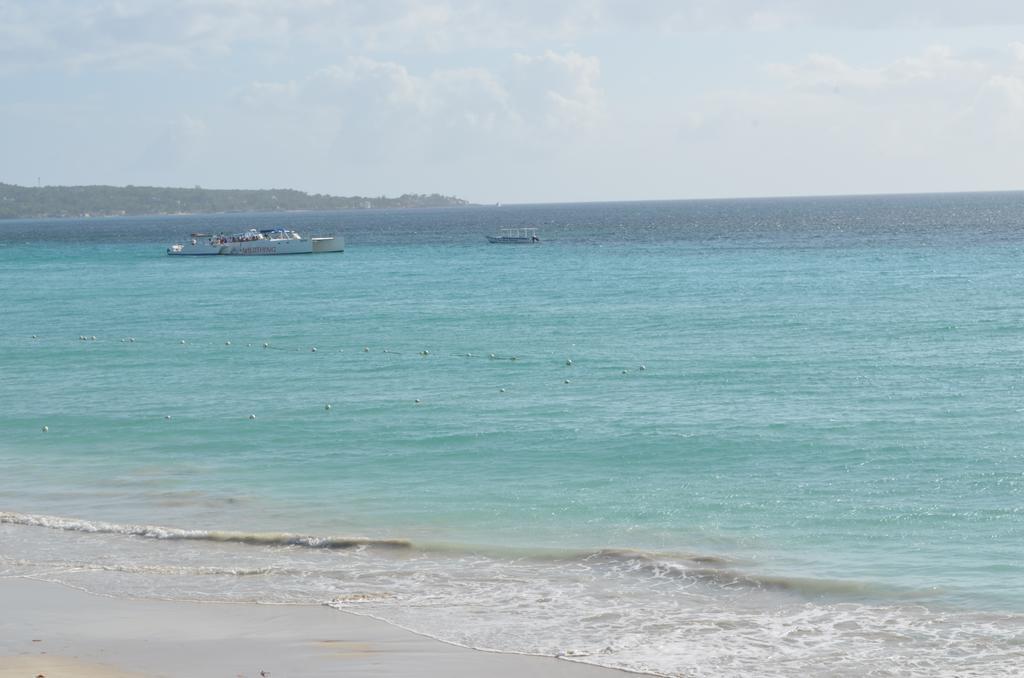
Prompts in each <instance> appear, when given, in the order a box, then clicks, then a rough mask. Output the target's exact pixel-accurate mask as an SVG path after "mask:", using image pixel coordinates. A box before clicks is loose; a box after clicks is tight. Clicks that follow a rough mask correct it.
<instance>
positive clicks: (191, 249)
mask: <svg viewBox="0 0 1024 678" xmlns="http://www.w3.org/2000/svg"><path fill="white" fill-rule="evenodd" d="M191 238H192V239H191V240H190V241H189V242H187V243H175V244H173V245H171V246H170V247H168V248H167V254H170V255H179V256H182V255H184V256H192V255H208V254H222V255H235V256H266V255H273V254H317V253H320V252H344V251H345V240H344V239H343V238H339V237H335V236H326V237H322V238H303V237H302V236H301V235H299V234H298V233H296V232H295V231H293V230H291V229H288V228H270V229H265V230H257V229H255V228H250V229H249V230H248V231H244V232H242V233H233V234H224V233H220V234H217V235H207V234H205V233H193V234H192V236H191Z"/></svg>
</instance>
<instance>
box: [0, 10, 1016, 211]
mask: <svg viewBox="0 0 1024 678" xmlns="http://www.w3.org/2000/svg"><path fill="white" fill-rule="evenodd" d="M0 182H3V183H10V184H18V185H23V186H35V185H37V184H39V185H85V184H108V185H118V186H123V185H140V186H142V185H145V186H197V185H198V186H202V187H204V188H294V189H298V190H302V191H307V192H310V193H326V194H331V195H368V196H377V195H388V196H395V195H399V194H402V193H435V192H436V193H442V194H446V195H457V196H459V197H461V198H465V199H467V200H470V201H472V202H479V203H494V202H503V203H528V202H572V201H602V200H645V199H686V198H726V197H753V196H777V195H841V194H863V193H908V192H910V193H913V192H945V191H975V190H1019V189H1024V2H1020V1H1019V0H973V1H972V2H965V1H964V0H859V1H858V2H853V1H847V0H763V1H760V2H755V1H753V0H719V1H714V0H646V1H645V0H631V1H630V0H566V1H564V2H557V1H556V0H546V1H541V0H516V1H514V2H509V1H506V2H498V1H495V2H488V1H484V0H288V1H284V0H281V1H271V0H0Z"/></svg>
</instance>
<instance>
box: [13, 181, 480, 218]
mask: <svg viewBox="0 0 1024 678" xmlns="http://www.w3.org/2000/svg"><path fill="white" fill-rule="evenodd" d="M467 204H469V203H468V202H466V201H465V200H462V199H460V198H455V197H453V196H448V195H438V194H436V193H434V194H432V195H420V194H416V193H406V194H405V195H401V196H399V197H397V198H385V197H384V196H380V197H377V198H368V197H362V196H353V197H350V198H345V197H338V196H333V195H322V194H319V193H316V194H313V195H310V194H309V193H303V192H302V191H295V190H292V189H288V188H282V189H266V190H255V191H251V190H212V189H206V188H200V187H198V186H196V187H195V188H158V187H152V186H125V187H123V188H122V187H120V186H42V187H39V188H32V187H27V186H14V185H11V184H4V183H0V219H15V218H36V217H85V216H110V215H141V214H185V213H188V214H196V213H202V212H276V211H286V210H344V209H375V208H381V207H449V206H454V205H467Z"/></svg>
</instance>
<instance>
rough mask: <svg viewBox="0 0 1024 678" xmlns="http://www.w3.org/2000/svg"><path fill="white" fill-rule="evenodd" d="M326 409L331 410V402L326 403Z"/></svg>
mask: <svg viewBox="0 0 1024 678" xmlns="http://www.w3.org/2000/svg"><path fill="white" fill-rule="evenodd" d="M324 409H325V410H327V411H328V412H330V411H331V404H330V403H327V404H326V405H324Z"/></svg>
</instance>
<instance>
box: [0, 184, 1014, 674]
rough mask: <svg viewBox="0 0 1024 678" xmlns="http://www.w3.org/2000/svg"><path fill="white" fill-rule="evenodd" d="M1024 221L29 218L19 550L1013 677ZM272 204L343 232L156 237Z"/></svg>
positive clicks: (414, 607)
mask: <svg viewBox="0 0 1024 678" xmlns="http://www.w3.org/2000/svg"><path fill="white" fill-rule="evenodd" d="M1022 208H1024V194H1016V193H1011V194H976V195H957V196H906V197H870V198H845V199H844V198H832V199H785V200H750V201H707V202H670V203H624V204H608V205H600V204H588V205H552V206H511V207H502V208H465V209H454V210H411V211H389V212H342V213H335V214H320V213H312V214H288V215H284V216H283V218H282V215H217V216H212V217H160V218H139V219H130V218H124V219H95V220H56V221H33V222H6V223H0V284H2V286H3V289H4V290H5V301H4V303H3V306H2V308H3V314H2V318H3V321H2V325H0V328H2V329H0V403H3V407H2V408H0V430H2V431H3V435H2V437H0V464H2V467H3V469H4V473H3V474H2V476H0V511H2V512H5V513H0V573H2V574H4V575H7V576H36V577H42V578H46V579H52V580H55V581H61V582H64V583H68V584H71V585H75V586H82V587H85V588H87V589H89V590H95V591H99V592H103V593H109V594H112V595H125V596H150V597H166V598H179V599H202V600H254V601H264V602H329V603H331V604H333V605H335V606H337V607H339V608H342V609H345V610H348V611H353V612H357V613H362V614H369V615H372V616H376V617H380V618H382V619H386V620H389V621H392V622H394V623H397V624H400V625H402V626H405V627H408V628H412V629H414V630H417V631H420V632H423V633H426V634H429V635H433V636H436V637H439V638H442V639H444V640H448V641H451V642H457V643H460V644H464V645H468V646H472V647H481V648H487V649H498V650H505V651H516V652H530V653H538V654H551V655H561V656H566V657H570V658H574V659H579V660H582V661H589V662H593V663H598V664H604V665H609V666H618V667H623V668H629V669H633V670H640V671H649V672H653V673H659V674H665V675H705V673H706V674H707V675H716V676H721V675H726V676H727V675H750V674H751V672H752V671H754V672H756V673H758V674H759V675H780V676H794V675H863V674H864V673H868V672H874V673H875V674H876V675H946V674H948V675H956V674H960V675H964V674H967V675H972V674H974V675H1015V672H1016V671H1017V667H1018V666H1019V665H1020V664H1021V663H1022V662H1024V645H1022V643H1024V546H1022V544H1024V508H1022V507H1024V501H1022V500H1024V445H1022V442H1024V434H1022V433H1021V426H1020V424H1021V423H1022V412H1024V400H1022V396H1024V394H1022V388H1024V383H1022V377H1024V370H1022V357H1024V354H1022V349H1021V347H1022V345H1024V344H1022V339H1024V302H1022V301H1021V289H1022V284H1024V274H1022V273H1021V255H1022V251H1024V228H1021V227H1020V226H1019V215H1020V214H1021V213H1022ZM250 223H256V224H259V225H269V224H280V223H284V224H286V225H291V226H294V227H295V228H296V229H298V230H300V231H301V232H303V233H329V232H335V231H337V232H338V233H339V234H342V235H344V236H345V238H346V242H347V250H346V252H345V253H344V254H340V255H320V256H311V257H262V258H216V259H205V258H197V259H192V258H186V259H180V258H171V257H166V256H164V248H165V247H166V246H167V245H168V244H170V243H171V242H173V241H175V240H179V239H180V238H181V237H183V236H184V235H185V234H187V233H188V232H190V231H193V230H198V229H203V230H221V229H224V230H236V229H237V230H240V229H241V228H242V227H245V226H248V225H249V224H250ZM520 225H536V226H538V227H539V228H540V229H541V233H540V234H541V237H542V239H543V240H544V242H543V243H542V244H541V245H538V246H525V247H512V246H494V245H487V244H486V242H485V240H484V237H483V236H484V235H485V234H487V233H492V232H494V231H496V230H497V229H498V228H500V227H505V226H520ZM94 336H95V339H92V337H94ZM82 337H85V338H84V339H83V338H82ZM229 342H230V343H229ZM265 344H266V346H265ZM314 348H315V349H316V350H315V351H314V350H313V349H314ZM327 405H330V409H327V407H326V406H327ZM250 415H255V418H254V419H251V418H250ZM44 426H45V427H47V429H48V430H47V432H45V433H44V432H43V431H42V427H44ZM296 535H298V536H296ZM299 536H301V538H299ZM332 540H333V541H332Z"/></svg>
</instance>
